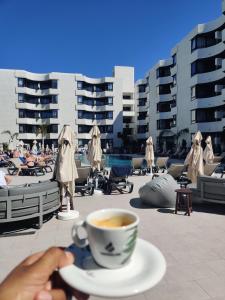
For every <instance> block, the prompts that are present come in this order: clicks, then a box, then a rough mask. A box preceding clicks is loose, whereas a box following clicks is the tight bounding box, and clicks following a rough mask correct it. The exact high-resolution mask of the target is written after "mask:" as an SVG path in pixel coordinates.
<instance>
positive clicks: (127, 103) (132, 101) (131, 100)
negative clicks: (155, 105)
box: [122, 99, 135, 105]
mask: <svg viewBox="0 0 225 300" xmlns="http://www.w3.org/2000/svg"><path fill="white" fill-rule="evenodd" d="M122 103H123V105H134V104H135V100H134V99H123V101H122Z"/></svg>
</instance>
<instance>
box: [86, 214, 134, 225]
mask: <svg viewBox="0 0 225 300" xmlns="http://www.w3.org/2000/svg"><path fill="white" fill-rule="evenodd" d="M91 223H92V224H93V225H95V226H98V227H104V228H117V227H122V226H127V225H130V224H131V223H133V220H132V219H131V218H129V217H127V216H114V217H110V218H107V219H100V220H93V221H92V222H91Z"/></svg>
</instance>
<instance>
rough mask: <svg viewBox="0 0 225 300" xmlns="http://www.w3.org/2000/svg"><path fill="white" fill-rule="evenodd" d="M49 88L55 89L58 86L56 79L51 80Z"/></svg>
mask: <svg viewBox="0 0 225 300" xmlns="http://www.w3.org/2000/svg"><path fill="white" fill-rule="evenodd" d="M51 88H52V89H57V88H58V82H57V80H52V84H51Z"/></svg>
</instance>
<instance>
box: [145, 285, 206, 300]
mask: <svg viewBox="0 0 225 300" xmlns="http://www.w3.org/2000/svg"><path fill="white" fill-rule="evenodd" d="M145 296H146V299H147V300H159V299H160V300H181V299H182V300H207V299H210V297H209V295H208V294H207V293H206V292H205V291H204V290H203V289H202V288H201V287H199V286H198V284H197V283H196V282H195V281H186V282H183V283H179V282H176V281H174V282H173V283H169V284H165V285H162V286H156V287H155V288H153V289H152V290H149V291H148V292H146V293H145Z"/></svg>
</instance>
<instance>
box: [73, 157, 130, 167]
mask: <svg viewBox="0 0 225 300" xmlns="http://www.w3.org/2000/svg"><path fill="white" fill-rule="evenodd" d="M76 158H79V159H80V160H81V162H82V163H84V164H90V163H89V161H88V160H87V156H86V155H85V154H76ZM103 159H105V161H106V167H111V166H115V165H117V166H131V160H132V155H120V154H104V155H103Z"/></svg>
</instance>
